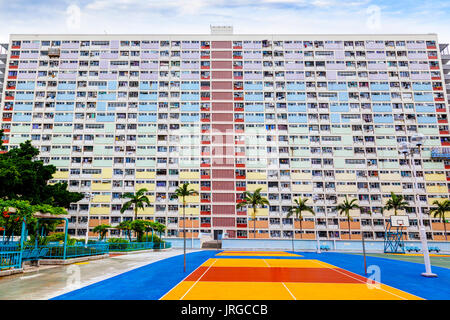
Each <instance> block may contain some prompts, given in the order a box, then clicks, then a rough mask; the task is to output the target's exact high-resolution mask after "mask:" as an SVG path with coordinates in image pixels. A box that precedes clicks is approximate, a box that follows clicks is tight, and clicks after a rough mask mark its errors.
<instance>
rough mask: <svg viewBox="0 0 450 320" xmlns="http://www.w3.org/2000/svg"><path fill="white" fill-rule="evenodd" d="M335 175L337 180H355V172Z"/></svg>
mask: <svg viewBox="0 0 450 320" xmlns="http://www.w3.org/2000/svg"><path fill="white" fill-rule="evenodd" d="M335 177H336V180H339V181H348V180H356V173H336V174H335Z"/></svg>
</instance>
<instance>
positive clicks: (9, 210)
mask: <svg viewBox="0 0 450 320" xmlns="http://www.w3.org/2000/svg"><path fill="white" fill-rule="evenodd" d="M0 211H1V214H0V227H2V228H3V229H4V231H5V236H6V241H9V239H10V238H11V236H12V235H16V236H17V235H20V234H21V231H22V222H23V221H25V226H26V228H27V230H28V233H29V234H30V235H33V236H34V238H35V239H39V229H40V228H43V229H44V230H45V233H48V232H49V231H55V229H56V226H57V225H58V224H59V221H55V220H52V219H40V220H39V228H38V219H37V218H36V217H35V216H34V214H35V213H36V212H40V213H50V214H52V215H61V214H67V211H66V210H65V209H64V208H61V207H53V206H51V205H48V204H43V205H31V204H30V202H29V201H26V200H16V199H13V200H4V199H0Z"/></svg>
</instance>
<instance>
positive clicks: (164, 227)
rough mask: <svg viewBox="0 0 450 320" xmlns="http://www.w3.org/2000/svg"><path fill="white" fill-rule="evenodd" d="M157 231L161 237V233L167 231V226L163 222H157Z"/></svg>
mask: <svg viewBox="0 0 450 320" xmlns="http://www.w3.org/2000/svg"><path fill="white" fill-rule="evenodd" d="M154 229H155V231H156V232H158V233H159V238H161V234H162V233H163V232H164V231H166V229H167V227H166V226H165V225H163V224H162V223H159V222H157V221H156V222H155V228H154Z"/></svg>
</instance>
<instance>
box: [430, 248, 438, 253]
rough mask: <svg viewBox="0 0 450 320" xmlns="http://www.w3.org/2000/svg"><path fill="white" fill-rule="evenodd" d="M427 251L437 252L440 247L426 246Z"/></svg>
mask: <svg viewBox="0 0 450 320" xmlns="http://www.w3.org/2000/svg"><path fill="white" fill-rule="evenodd" d="M428 251H430V252H431V251H435V252H436V253H438V252H439V251H441V249H440V248H439V247H428Z"/></svg>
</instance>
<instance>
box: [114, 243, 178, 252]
mask: <svg viewBox="0 0 450 320" xmlns="http://www.w3.org/2000/svg"><path fill="white" fill-rule="evenodd" d="M170 247H171V244H170V243H169V242H127V243H109V251H112V252H114V251H116V252H117V251H138V250H150V249H167V248H170Z"/></svg>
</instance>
